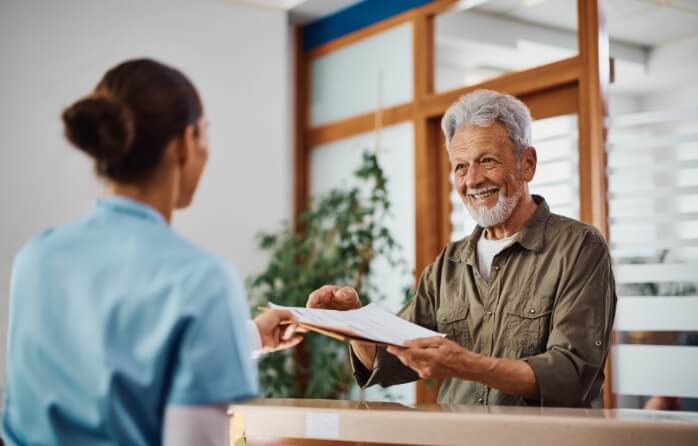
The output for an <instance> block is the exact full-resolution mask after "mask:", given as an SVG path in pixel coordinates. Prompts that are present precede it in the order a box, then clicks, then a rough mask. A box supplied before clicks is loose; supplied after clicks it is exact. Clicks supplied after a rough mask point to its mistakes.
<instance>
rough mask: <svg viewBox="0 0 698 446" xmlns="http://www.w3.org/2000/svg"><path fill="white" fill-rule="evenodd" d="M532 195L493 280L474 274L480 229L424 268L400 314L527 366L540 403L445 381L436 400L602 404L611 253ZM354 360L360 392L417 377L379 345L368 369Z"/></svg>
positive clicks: (610, 315)
mask: <svg viewBox="0 0 698 446" xmlns="http://www.w3.org/2000/svg"><path fill="white" fill-rule="evenodd" d="M533 198H534V200H535V201H536V202H537V203H538V208H537V209H536V211H535V213H534V214H533V216H532V217H531V218H530V220H529V221H528V222H527V223H526V226H525V227H524V228H523V229H522V230H521V231H520V232H519V235H518V236H517V238H516V242H514V244H512V245H511V246H509V247H508V248H506V249H504V250H503V251H502V252H500V253H499V254H497V255H496V256H495V258H494V260H493V263H492V271H491V274H490V278H489V281H486V280H484V278H482V277H481V276H480V274H479V272H478V268H477V258H476V256H477V249H476V245H477V240H478V239H479V238H480V235H481V233H482V231H483V229H482V228H481V227H479V226H478V227H476V228H475V230H474V231H473V233H472V234H471V235H470V236H469V237H466V238H465V239H463V240H460V241H457V242H452V243H450V244H449V245H448V246H446V248H445V249H444V250H443V251H442V252H441V254H440V255H439V256H438V257H437V258H436V260H435V261H434V262H433V263H432V264H431V265H429V266H427V268H426V269H425V270H424V272H423V273H422V275H421V277H420V279H419V283H418V285H417V289H416V292H415V295H414V297H413V298H412V300H411V301H410V303H409V304H408V305H407V306H406V307H405V308H404V309H403V310H402V311H401V312H400V316H401V317H403V318H404V319H407V320H409V321H411V322H414V323H416V324H419V325H422V326H424V327H427V328H429V329H432V330H436V331H439V332H441V333H445V334H447V335H448V338H449V339H451V340H453V341H455V342H457V343H459V344H460V345H462V346H463V347H464V348H466V349H468V350H471V351H474V352H477V353H480V354H483V355H488V356H493V357H498V358H513V359H522V360H524V361H526V362H527V363H528V364H529V365H530V366H531V368H532V369H533V371H534V373H535V376H536V380H537V383H538V387H539V389H540V401H528V400H525V399H524V398H522V397H519V396H515V395H508V394H505V393H503V392H501V391H499V390H497V389H494V388H489V387H487V386H485V385H483V384H481V383H479V382H472V381H464V380H460V379H455V378H448V379H445V380H444V382H443V383H442V385H441V388H440V391H439V402H440V403H446V404H504V405H526V404H535V405H546V406H551V405H554V406H576V407H600V406H601V390H602V386H603V380H604V371H603V365H604V362H605V360H606V356H607V354H608V349H609V343H610V338H611V331H612V327H613V319H614V316H615V308H616V300H617V298H616V292H615V283H614V278H613V271H612V267H611V258H610V256H609V252H608V247H607V245H606V242H605V240H604V239H603V237H602V236H601V234H600V233H599V232H598V231H597V230H596V229H595V228H594V227H592V226H589V225H585V224H582V223H580V222H578V221H575V220H572V219H569V218H566V217H562V216H560V215H555V214H552V213H550V210H549V209H548V206H547V204H546V203H545V200H543V198H542V197H539V196H534V197H533ZM351 356H352V365H353V367H354V376H355V377H356V379H357V381H358V383H359V384H360V385H361V386H362V387H367V386H371V385H373V384H380V385H382V386H390V385H394V384H401V383H405V382H409V381H414V380H416V379H418V376H417V374H416V373H415V372H414V371H412V370H411V369H409V368H407V367H405V366H404V365H402V363H400V362H399V361H398V360H397V358H395V357H394V356H393V355H391V354H389V353H388V352H387V351H385V349H382V348H380V349H378V353H377V356H376V360H375V363H374V369H373V371H371V372H369V371H368V370H367V369H366V368H365V367H364V366H363V365H362V364H361V362H360V361H359V360H358V358H356V356H355V355H354V354H352V355H351Z"/></svg>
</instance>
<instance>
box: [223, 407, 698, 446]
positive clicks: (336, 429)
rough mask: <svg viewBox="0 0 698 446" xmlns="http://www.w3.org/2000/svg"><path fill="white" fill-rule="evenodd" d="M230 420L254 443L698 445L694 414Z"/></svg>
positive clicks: (314, 411) (372, 414)
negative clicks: (240, 426)
mask: <svg viewBox="0 0 698 446" xmlns="http://www.w3.org/2000/svg"><path fill="white" fill-rule="evenodd" d="M229 414H230V415H231V418H232V419H233V420H235V417H236V416H237V417H238V418H237V421H238V422H242V423H243V424H244V426H245V432H246V435H247V437H248V439H249V440H250V441H248V444H251V445H254V444H260V445H261V444H265V445H266V444H314V445H316V444H317V445H320V444H327V445H329V444H352V443H354V444H365V443H366V442H368V443H371V444H405V445H426V444H429V445H443V446H450V445H454V446H455V445H458V446H462V445H471V444H472V445H479V444H487V445H507V446H510V445H513V444H515V445H517V446H525V445H532V446H544V445H580V446H581V445H584V446H602V445H609V446H610V445H613V446H623V445H632V446H642V445H672V446H673V445H691V446H696V445H698V413H691V412H663V411H645V410H634V409H614V410H607V409H571V408H540V407H506V406H461V405H436V404H432V405H415V406H406V405H402V404H398V403H385V402H364V401H335V400H303V399H261V400H256V401H252V402H248V403H243V404H234V405H231V406H230V408H229ZM278 439H282V440H278ZM302 440H306V441H305V442H304V441H302ZM308 440H324V442H317V441H312V442H310V441H308Z"/></svg>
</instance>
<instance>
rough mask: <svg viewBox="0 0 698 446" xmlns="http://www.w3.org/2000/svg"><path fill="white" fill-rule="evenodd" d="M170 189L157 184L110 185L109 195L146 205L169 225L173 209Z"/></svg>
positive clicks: (172, 197)
mask: <svg viewBox="0 0 698 446" xmlns="http://www.w3.org/2000/svg"><path fill="white" fill-rule="evenodd" d="M173 192H174V191H173V188H172V187H162V185H161V184H160V185H157V184H152V182H151V183H150V184H148V183H146V184H137V183H133V184H130V183H112V184H110V186H109V193H111V194H112V195H119V196H122V197H126V198H130V199H132V200H135V201H138V202H141V203H143V204H146V205H148V206H150V207H152V208H153V209H155V210H156V211H157V212H159V213H160V214H161V215H162V216H163V218H164V219H165V221H166V222H167V223H168V224H169V223H171V221H172V211H173V209H174V202H175V200H174V193H173Z"/></svg>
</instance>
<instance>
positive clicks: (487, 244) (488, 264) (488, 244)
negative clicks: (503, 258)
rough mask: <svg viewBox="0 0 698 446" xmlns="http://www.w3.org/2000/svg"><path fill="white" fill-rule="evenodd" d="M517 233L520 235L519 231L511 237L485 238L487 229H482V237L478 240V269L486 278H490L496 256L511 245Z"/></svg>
mask: <svg viewBox="0 0 698 446" xmlns="http://www.w3.org/2000/svg"><path fill="white" fill-rule="evenodd" d="M517 235H519V233H518V232H517V233H516V234H514V235H512V236H511V237H507V238H503V239H499V240H488V239H486V238H485V231H482V234H481V235H480V239H479V240H478V241H477V269H478V271H480V275H481V276H482V277H483V278H484V279H485V280H490V270H491V269H492V260H494V256H496V255H497V254H499V253H500V252H502V251H504V249H506V248H507V247H509V246H511V245H512V244H513V243H514V241H515V239H516V236H517Z"/></svg>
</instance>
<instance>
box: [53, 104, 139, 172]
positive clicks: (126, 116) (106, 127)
mask: <svg viewBox="0 0 698 446" xmlns="http://www.w3.org/2000/svg"><path fill="white" fill-rule="evenodd" d="M62 118H63V123H64V125H65V135H66V137H67V138H68V140H69V141H70V142H71V143H72V144H73V145H75V146H76V147H77V148H79V149H80V150H82V151H84V152H86V153H88V154H89V155H90V156H92V157H93V158H95V159H96V160H98V161H114V160H117V159H119V158H121V157H123V156H125V155H126V154H127V153H128V152H129V150H130V149H131V145H132V144H133V139H134V133H135V131H134V119H133V113H131V110H129V108H128V107H127V106H126V105H125V104H124V103H123V102H121V101H120V100H119V99H118V98H116V97H113V96H111V95H106V94H100V93H96V94H93V95H91V96H88V97H86V98H84V99H81V100H79V101H77V102H76V103H74V104H73V105H71V106H70V107H68V108H66V109H65V110H64V111H63V115H62Z"/></svg>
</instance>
